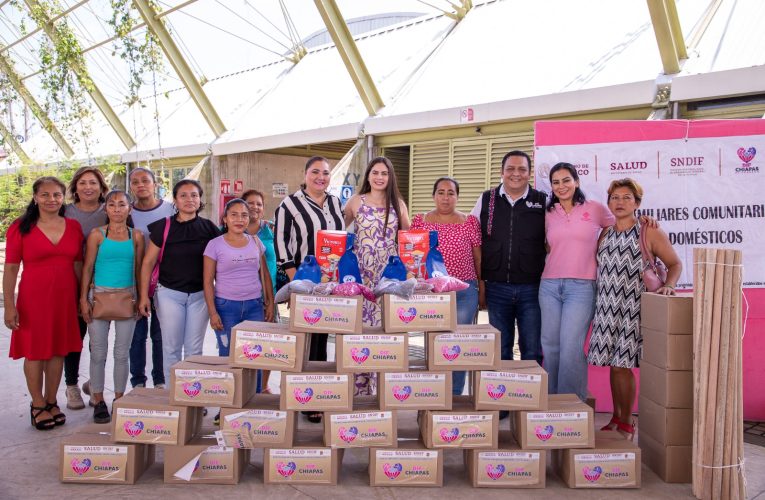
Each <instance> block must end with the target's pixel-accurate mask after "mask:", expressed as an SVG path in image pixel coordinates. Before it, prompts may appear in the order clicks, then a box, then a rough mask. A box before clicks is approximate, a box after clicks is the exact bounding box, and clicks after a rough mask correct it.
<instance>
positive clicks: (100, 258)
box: [80, 190, 144, 424]
mask: <svg viewBox="0 0 765 500" xmlns="http://www.w3.org/2000/svg"><path fill="white" fill-rule="evenodd" d="M104 205H105V207H106V215H107V219H106V221H107V222H106V225H105V226H100V227H96V228H95V229H93V231H91V233H90V235H89V236H88V242H87V246H86V249H85V263H84V264H83V268H82V283H81V286H80V290H81V292H80V309H81V311H82V317H83V319H84V320H85V321H86V322H87V323H88V332H89V333H90V391H91V399H92V401H93V402H94V404H95V407H94V408H93V421H94V422H95V423H97V424H103V423H108V422H109V421H111V416H110V415H109V408H108V407H107V406H106V402H105V401H104V379H105V373H104V371H105V367H106V356H107V354H108V349H109V342H108V339H109V327H110V325H111V321H109V320H104V319H96V318H93V316H92V308H91V302H90V300H89V292H91V290H92V291H93V292H107V291H108V292H115V291H126V290H127V291H130V292H131V293H132V294H133V296H135V292H136V289H137V283H138V281H137V276H138V274H139V272H140V268H141V260H142V259H143V252H144V237H143V233H141V231H133V228H132V227H131V226H132V221H131V220H130V211H131V200H130V197H129V195H128V194H127V193H125V192H124V191H119V190H114V191H111V192H110V193H109V194H107V195H106V201H105V202H104ZM91 285H92V286H91ZM134 327H135V317H133V318H130V319H123V320H119V321H114V330H115V333H116V335H115V338H114V348H113V353H112V354H113V356H114V398H115V399H118V398H120V397H122V395H123V394H124V392H125V386H126V385H127V378H128V359H129V355H130V344H131V342H132V340H133V329H134Z"/></svg>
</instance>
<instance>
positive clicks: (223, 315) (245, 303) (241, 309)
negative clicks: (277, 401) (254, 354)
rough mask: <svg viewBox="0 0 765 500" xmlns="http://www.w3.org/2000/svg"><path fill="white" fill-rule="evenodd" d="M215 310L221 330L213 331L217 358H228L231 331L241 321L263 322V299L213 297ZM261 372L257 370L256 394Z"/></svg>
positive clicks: (258, 389) (258, 388)
mask: <svg viewBox="0 0 765 500" xmlns="http://www.w3.org/2000/svg"><path fill="white" fill-rule="evenodd" d="M215 310H216V311H218V314H219V315H220V320H221V323H223V330H215V336H216V337H217V340H218V356H225V357H228V355H229V352H230V350H229V349H230V347H231V329H232V328H234V327H235V326H236V325H238V324H239V323H241V322H242V321H265V314H264V312H263V298H262V297H258V298H257V299H250V300H229V299H222V298H220V297H215ZM262 377H263V373H262V370H258V375H257V392H260V390H261V389H260V385H261V379H262Z"/></svg>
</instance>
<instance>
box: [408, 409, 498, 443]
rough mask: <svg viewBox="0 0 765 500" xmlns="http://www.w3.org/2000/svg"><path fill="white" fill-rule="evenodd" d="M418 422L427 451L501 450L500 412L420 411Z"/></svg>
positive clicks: (462, 410) (464, 410)
mask: <svg viewBox="0 0 765 500" xmlns="http://www.w3.org/2000/svg"><path fill="white" fill-rule="evenodd" d="M460 406H461V405H460ZM419 420H420V422H419V423H420V433H421V434H422V442H423V443H424V444H425V447H426V448H491V449H496V448H497V446H498V440H499V412H498V411H475V410H472V409H470V408H459V407H458V405H454V408H453V409H452V411H449V412H443V411H432V410H424V411H421V412H420V418H419Z"/></svg>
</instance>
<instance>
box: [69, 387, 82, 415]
mask: <svg viewBox="0 0 765 500" xmlns="http://www.w3.org/2000/svg"><path fill="white" fill-rule="evenodd" d="M66 407H67V408H69V409H70V410H82V409H83V408H85V401H83V400H82V394H80V386H78V385H68V386H66Z"/></svg>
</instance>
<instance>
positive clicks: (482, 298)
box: [478, 280, 487, 311]
mask: <svg viewBox="0 0 765 500" xmlns="http://www.w3.org/2000/svg"><path fill="white" fill-rule="evenodd" d="M486 309H487V307H486V284H485V283H484V282H483V281H482V280H479V281H478V310H479V311H485V310H486Z"/></svg>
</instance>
